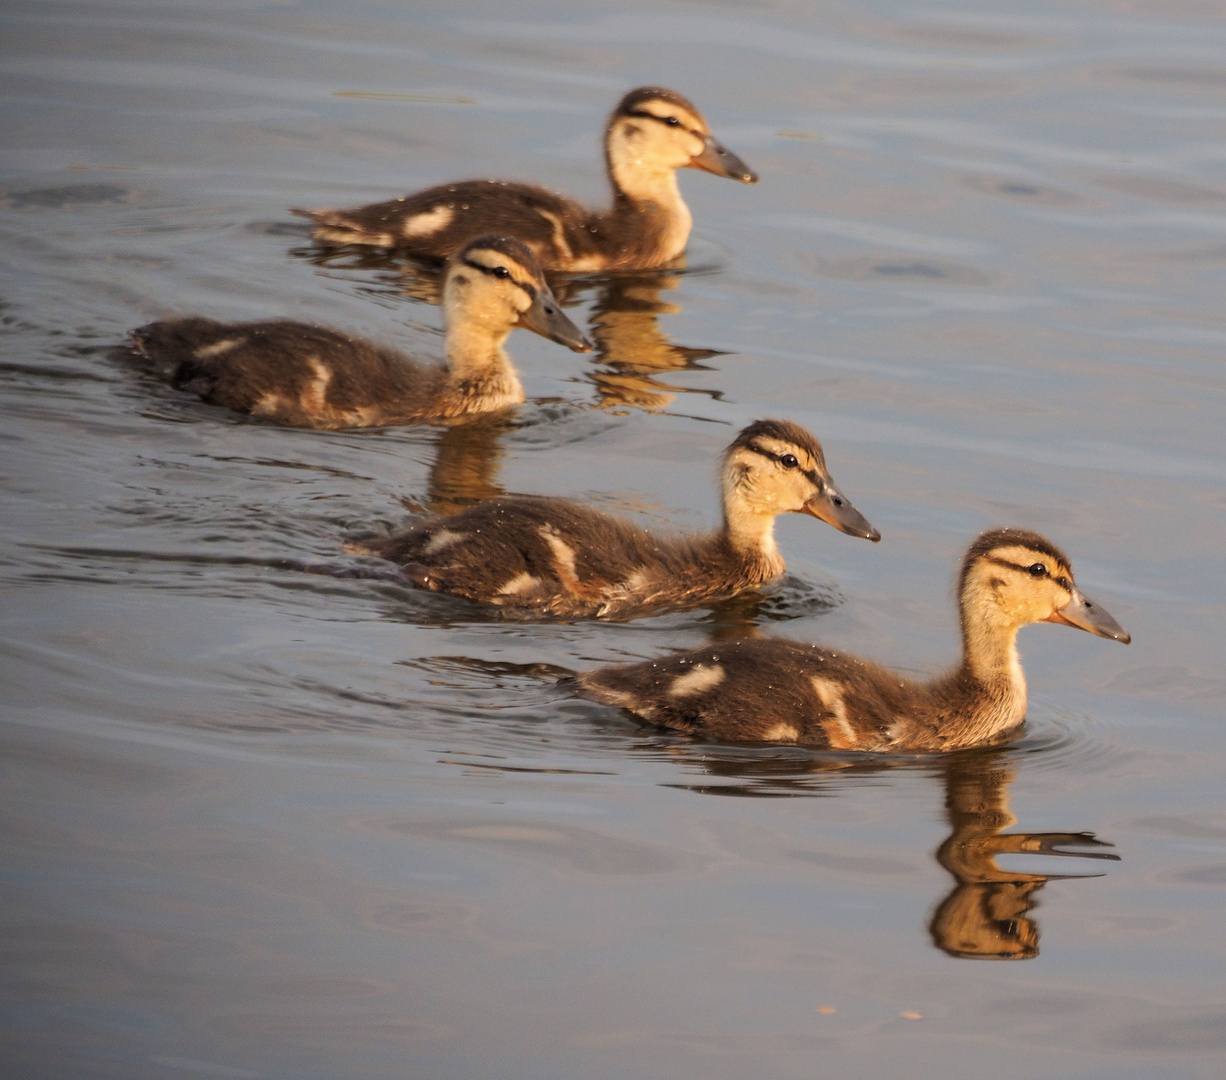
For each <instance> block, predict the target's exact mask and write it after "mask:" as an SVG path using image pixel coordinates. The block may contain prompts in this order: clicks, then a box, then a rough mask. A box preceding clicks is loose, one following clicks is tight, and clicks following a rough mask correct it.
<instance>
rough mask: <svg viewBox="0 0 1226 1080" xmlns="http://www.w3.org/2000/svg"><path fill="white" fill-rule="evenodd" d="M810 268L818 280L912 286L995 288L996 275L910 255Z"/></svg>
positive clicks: (818, 262)
mask: <svg viewBox="0 0 1226 1080" xmlns="http://www.w3.org/2000/svg"><path fill="white" fill-rule="evenodd" d="M810 266H811V268H812V270H813V272H814V273H815V274H817V275H818V276H819V277H828V278H835V279H838V280H842V281H860V282H872V281H877V282H886V281H888V282H897V283H899V284H903V285H906V284H915V285H973V286H980V287H986V286H991V285H995V284H996V283H997V281H998V278H997V276H996V275H994V274H991V273H988V272H987V271H985V270H980V269H977V268H975V267H973V266H967V265H965V264H963V263H955V262H949V261H947V260H944V259H922V258H916V257H914V256H912V255H898V256H894V257H889V256H870V255H855V256H844V257H841V258H828V259H827V258H818V259H815V260H812V261H811V262H810Z"/></svg>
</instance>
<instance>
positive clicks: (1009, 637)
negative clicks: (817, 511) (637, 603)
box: [568, 529, 1129, 751]
mask: <svg viewBox="0 0 1226 1080" xmlns="http://www.w3.org/2000/svg"><path fill="white" fill-rule="evenodd" d="M1019 560H1020V561H1019ZM1039 565H1041V566H1042V567H1043V568H1044V569H1043V573H1042V574H1041V575H1039V574H1038V572H1037V571H1036V570H1034V569H1033V568H1034V567H1035V566H1039ZM1086 609H1089V610H1090V611H1091V612H1092V615H1090V616H1087V615H1086ZM960 610H961V614H962V626H963V656H962V662H961V664H960V665H959V666H958V667H957V668H955V669H954V670H953V671H952V672H950V673H949V674H948V675H945V676H943V677H941V678H937V679H934V680H932V681H930V682H924V681H920V680H915V679H910V678H906V677H904V676H901V675H898V674H896V673H894V672H892V671H889V670H888V669H886V668H883V667H880V666H879V665H877V664H874V663H871V662H869V661H867V660H862V659H861V658H859V657H856V656H851V655H848V654H847V653H841V652H837V651H835V650H831V649H826V648H822V647H820V646H817V645H810V644H806V643H804V642H799V641H789V640H786V639H779V638H759V639H754V640H746V641H738V642H729V643H723V644H720V645H713V646H709V647H707V648H705V649H697V650H694V651H691V652H686V653H681V654H678V655H675V656H670V657H666V658H664V659H660V660H650V661H644V662H642V663H637V664H626V665H617V666H613V667H605V668H600V669H597V670H595V671H589V672H586V673H584V674H581V675H578V676H576V677H575V678H574V679H572V680H568V682H569V685H571V686H572V687H573V688H574V689H575V690H577V692H578V693H579V694H581V695H582V696H584V697H587V698H591V699H592V700H594V701H599V702H603V703H604V704H607V705H614V706H618V707H621V708H624V709H628V710H629V711H630V712H632V713H634V714H635V715H637V716H639V717H641V718H642V719H644V720H647V721H648V722H650V723H652V724H657V725H659V726H661V727H668V728H674V729H676V730H678V731H684V732H688V733H691V734H695V735H700V736H702V737H703V738H706V739H711V740H715V741H729V742H741V741H754V742H788V743H798V744H802V745H806V746H815V747H820V748H824V749H831V750H869V751H900V750H901V751H931V750H956V749H961V748H963V747H967V746H975V745H980V744H986V743H991V742H994V741H998V740H1000V739H1001V738H1003V737H1006V736H1007V735H1008V734H1009V733H1010V732H1011V731H1013V730H1015V729H1016V728H1017V727H1018V726H1019V725H1020V724H1021V723H1022V721H1023V720H1024V719H1025V715H1026V683H1025V678H1024V676H1023V674H1022V669H1021V665H1020V663H1019V662H1018V659H1017V652H1016V648H1015V646H1014V639H1015V637H1016V635H1017V631H1018V629H1019V628H1020V627H1021V626H1024V625H1026V624H1027V623H1031V622H1039V621H1057V622H1060V621H1062V622H1068V623H1070V624H1072V625H1077V626H1079V627H1080V628H1082V629H1087V630H1090V631H1091V632H1093V633H1096V634H1099V635H1100V636H1104V637H1113V638H1115V639H1117V640H1120V641H1125V642H1126V641H1127V640H1129V639H1128V635H1127V634H1126V633H1125V632H1124V631H1123V630H1122V629H1121V628H1120V627H1119V626H1118V624H1116V623H1115V621H1114V620H1113V619H1112V618H1111V617H1110V616H1109V615H1107V614H1106V612H1104V611H1102V610H1101V609H1095V608H1094V607H1093V605H1091V604H1089V602H1088V601H1086V600H1085V597H1084V596H1082V595H1081V594H1080V593H1079V592H1077V590H1076V586H1074V585H1073V584H1072V570H1071V567H1070V566H1069V564H1068V560H1067V559H1066V558H1065V557H1064V556H1063V555H1062V554H1060V553H1059V549H1057V548H1055V547H1054V546H1053V545H1052V544H1050V543H1049V542H1048V541H1046V540H1044V539H1043V538H1042V537H1039V536H1037V535H1035V534H1034V533H1027V532H1023V531H1021V530H1014V529H1001V530H994V531H992V532H990V533H985V534H984V535H983V536H982V537H980V538H979V540H977V541H976V542H975V544H974V545H973V546H972V547H971V549H970V551H969V552H968V553H967V557H966V560H965V562H964V565H963V571H962V578H961V593H960ZM1074 619H1076V620H1079V621H1076V622H1074V621H1073V620H1074Z"/></svg>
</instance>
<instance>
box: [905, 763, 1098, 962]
mask: <svg viewBox="0 0 1226 1080" xmlns="http://www.w3.org/2000/svg"><path fill="white" fill-rule="evenodd" d="M1016 778H1017V769H1016V767H1015V766H1013V765H1011V764H1010V763H1009V754H1008V753H1007V752H1006V751H1003V750H971V751H966V752H963V753H959V754H955V755H953V756H951V757H950V759H949V761H948V762H946V763H945V767H944V770H943V779H944V782H945V813H946V817H947V819H948V821H949V825H950V827H951V829H952V830H953V831H952V832H951V833H950V834H949V837H948V838H947V839H946V840H945V842H944V843H943V844H941V846H940V847H939V848H937V851H936V859H937V862H939V863H940V864H941V866H943V867H944V868H945V869H946V870H948V871H949V872H950V873H951V874H952V875H953V877H954V880H955V881H956V882H957V885H956V886H955V887H954V889H953V891H952V892H951V893H950V894H949V895H948V896H947V897H945V899H944V900H942V901H941V902H940V904H938V905H937V908H936V910H935V912H933V915H932V920H931V921H930V922H929V924H928V930H929V932H930V933H931V934H932V940H933V943H934V944H935V945H936V947H937V948H938V949H942V950H944V951H945V952H947V953H949V955H950V956H957V957H962V958H965V959H976V960H1029V959H1031V958H1033V957H1035V956H1038V955H1039V927H1038V925H1037V923H1035V921H1034V920H1033V919H1030V918H1027V912H1029V911H1030V910H1031V909H1032V908H1033V907H1034V906H1035V899H1034V894H1035V893H1036V892H1038V891H1039V889H1041V888H1042V887H1043V886H1044V885H1045V884H1046V883H1047V882H1048V881H1050V880H1051V879H1052V878H1053V877H1057V876H1061V875H1055V874H1031V873H1020V872H1014V871H1009V870H1002V869H1001V868H1000V867H999V866H997V865H996V856H997V855H1006V854H1023V853H1024V854H1028V855H1066V856H1076V857H1078V858H1083V859H1111V860H1114V861H1118V860H1119V856H1118V855H1113V854H1111V853H1110V852H1104V851H1094V850H1092V849H1093V848H1096V847H1110V846H1111V845H1110V844H1108V843H1106V842H1105V841H1102V840H1098V839H1096V838H1095V836H1094V834H1093V833H1088V832H1077V833H1005V832H1004V831H1003V830H1005V829H1007V828H1009V827H1010V826H1012V825H1015V824H1017V818H1016V817H1014V815H1013V814H1012V813H1011V812H1010V810H1009V785H1010V784H1011V783H1012V782H1013V781H1014V780H1015V779H1016ZM1067 848H1085V849H1088V850H1077V851H1069V850H1065V849H1067ZM1074 876H1089V875H1074Z"/></svg>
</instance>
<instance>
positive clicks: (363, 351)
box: [132, 317, 444, 428]
mask: <svg viewBox="0 0 1226 1080" xmlns="http://www.w3.org/2000/svg"><path fill="white" fill-rule="evenodd" d="M132 339H133V345H134V348H135V349H136V351H137V352H138V353H140V354H141V355H143V356H145V357H148V358H150V359H154V360H156V361H157V362H158V363H159V364H161V365H163V366H165V367H166V369H167V373H168V375H169V377H170V380H171V381H172V382H173V383H174V385H176V386H178V387H181V388H183V389H186V390H189V391H191V392H192V393H194V394H197V395H199V396H200V397H201V398H202V399H203V400H205V401H207V402H209V403H210V404H212V405H221V406H224V407H225V408H229V409H234V410H235V411H237V412H243V413H249V414H250V415H252V416H259V417H263V418H264V419H267V420H271V421H272V422H273V423H277V424H286V425H289V426H293V427H313V428H344V427H367V426H372V425H378V424H388V423H396V422H399V421H404V420H409V419H415V418H417V417H419V416H423V415H424V416H429V415H433V413H432V408H433V404H434V402H435V400H436V398H437V397H438V390H439V389H440V384H441V382H442V379H443V375H444V372H443V369H442V368H428V367H427V368H423V367H421V366H419V365H417V364H414V363H413V362H412V361H410V360H409V359H408V358H407V357H405V356H403V355H402V354H401V353H399V352H397V351H395V350H394V349H389V348H385V347H382V346H379V345H375V344H372V343H371V342H368V341H363V340H362V339H360V338H352V337H349V336H348V335H345V334H342V333H340V332H339V331H337V330H330V329H327V328H326V327H320V326H310V325H308V324H306V323H298V322H292V321H290V320H286V319H280V320H272V321H269V322H254V323H221V322H215V321H213V320H212V319H202V318H194V317H189V318H181V319H164V320H162V321H160V322H155V323H150V324H149V325H148V326H143V327H141V328H140V329H138V330H135V331H133V333H132Z"/></svg>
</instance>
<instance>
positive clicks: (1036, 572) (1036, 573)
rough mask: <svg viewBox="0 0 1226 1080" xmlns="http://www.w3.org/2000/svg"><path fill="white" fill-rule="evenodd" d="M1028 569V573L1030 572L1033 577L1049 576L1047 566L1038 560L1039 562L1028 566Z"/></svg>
mask: <svg viewBox="0 0 1226 1080" xmlns="http://www.w3.org/2000/svg"><path fill="white" fill-rule="evenodd" d="M1026 571H1027V573H1029V574H1030V576H1031V577H1036V578H1040V577H1047V567H1046V566H1044V565H1043V564H1042V563H1041V562H1037V563H1034V564H1032V565H1031V566H1028V567H1026Z"/></svg>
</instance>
